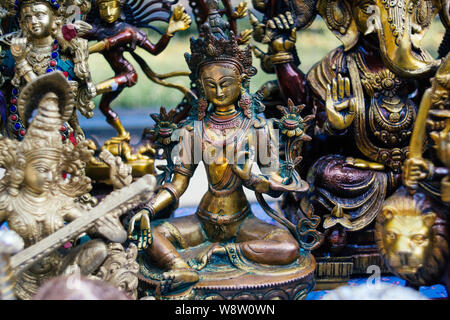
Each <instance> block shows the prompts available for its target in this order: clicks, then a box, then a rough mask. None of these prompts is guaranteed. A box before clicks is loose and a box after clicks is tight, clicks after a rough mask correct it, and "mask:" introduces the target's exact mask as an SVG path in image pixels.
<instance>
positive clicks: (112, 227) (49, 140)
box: [0, 72, 135, 299]
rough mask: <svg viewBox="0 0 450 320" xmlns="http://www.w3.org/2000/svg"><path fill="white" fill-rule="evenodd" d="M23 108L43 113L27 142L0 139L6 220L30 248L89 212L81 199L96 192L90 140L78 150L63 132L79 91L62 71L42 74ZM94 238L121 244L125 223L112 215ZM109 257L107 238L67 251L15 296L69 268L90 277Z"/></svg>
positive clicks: (24, 276) (25, 278) (35, 268)
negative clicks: (89, 166) (87, 169)
mask: <svg viewBox="0 0 450 320" xmlns="http://www.w3.org/2000/svg"><path fill="white" fill-rule="evenodd" d="M18 106H19V107H21V108H24V110H27V111H28V112H29V113H28V112H27V114H32V111H33V109H34V108H36V107H37V109H38V111H37V115H36V116H35V117H34V119H33V121H32V122H31V125H30V127H29V130H28V133H27V135H26V136H25V137H24V139H23V141H21V142H17V141H16V140H10V139H7V138H3V137H2V138H0V167H1V168H4V169H5V175H4V177H3V178H2V179H1V180H0V222H4V221H6V222H8V225H9V228H10V229H12V230H13V231H15V232H16V233H17V234H18V235H19V236H20V237H21V238H23V241H24V245H25V248H27V247H29V246H31V245H33V244H35V243H37V242H39V241H40V240H42V239H44V238H46V237H47V236H49V235H50V234H52V233H54V232H56V231H57V230H59V229H61V228H62V227H64V225H65V223H67V222H70V221H73V220H75V219H77V218H78V217H80V216H81V215H82V214H83V213H84V212H85V210H86V209H88V207H89V205H88V203H87V202H86V203H84V204H82V201H78V202H77V201H75V200H76V199H77V197H81V196H82V195H85V194H87V193H88V192H89V191H90V189H91V184H90V179H89V178H87V177H86V176H84V175H83V169H84V166H85V162H86V161H87V160H89V159H90V157H91V156H92V155H91V153H90V151H89V150H88V148H87V141H84V142H80V143H79V144H77V146H76V147H75V146H73V144H72V143H70V142H69V141H66V142H65V143H63V142H62V140H61V135H60V132H59V130H60V128H61V125H62V124H63V122H64V121H67V119H68V118H69V117H70V116H71V115H72V112H73V107H74V94H73V91H72V90H71V87H70V85H69V83H68V81H67V79H66V78H65V77H64V75H63V74H62V73H61V72H55V73H51V74H47V75H43V76H40V77H38V78H37V79H36V80H34V81H33V82H31V83H30V84H29V85H27V86H26V87H25V88H24V89H23V90H22V92H21V95H20V97H19V100H18ZM64 177H65V178H64ZM83 206H84V208H83ZM90 234H91V235H92V234H97V235H99V236H103V237H104V238H106V239H107V240H109V241H112V242H119V243H122V242H124V241H125V240H126V236H127V235H126V231H125V230H124V229H123V227H122V225H121V224H120V222H119V220H118V219H117V218H116V217H115V216H111V215H108V216H106V217H105V218H102V219H100V220H99V221H98V222H96V225H95V227H94V228H92V229H91V232H90ZM123 254H124V255H125V253H123ZM107 257H108V245H107V244H106V243H105V242H104V241H102V240H101V239H95V240H91V241H88V242H86V243H84V244H82V245H80V246H78V247H75V248H72V249H70V250H67V249H65V248H61V249H59V250H57V251H54V252H53V253H52V254H50V255H48V256H46V257H44V258H43V259H42V260H40V261H38V262H35V263H34V264H33V265H32V266H31V267H30V268H29V269H28V270H26V271H23V272H22V273H20V274H19V276H18V277H17V278H16V287H15V294H16V296H17V297H18V298H20V299H31V298H32V297H33V295H34V294H35V293H36V291H37V289H38V288H39V287H40V286H41V285H42V284H43V283H44V282H45V281H47V280H48V279H50V278H51V277H54V276H57V275H59V274H63V273H65V272H66V270H67V272H69V271H74V270H78V271H80V272H81V274H84V275H89V274H91V273H93V272H94V271H96V270H97V269H98V268H99V267H100V265H101V264H102V263H103V262H104V261H105V260H106V259H107ZM134 276H135V275H134Z"/></svg>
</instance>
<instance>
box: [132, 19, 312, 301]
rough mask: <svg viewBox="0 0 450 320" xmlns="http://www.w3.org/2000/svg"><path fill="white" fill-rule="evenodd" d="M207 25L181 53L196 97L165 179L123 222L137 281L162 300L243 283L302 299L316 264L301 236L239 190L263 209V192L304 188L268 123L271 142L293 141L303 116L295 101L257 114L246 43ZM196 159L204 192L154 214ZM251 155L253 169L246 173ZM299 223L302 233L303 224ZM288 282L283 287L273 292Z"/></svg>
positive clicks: (183, 185)
mask: <svg viewBox="0 0 450 320" xmlns="http://www.w3.org/2000/svg"><path fill="white" fill-rule="evenodd" d="M214 18H215V19H217V16H214ZM215 22H216V23H215V24H214V28H212V27H211V20H210V19H209V20H208V21H207V22H206V23H205V24H204V25H203V26H202V29H203V31H204V34H205V38H204V40H202V39H198V40H195V39H192V40H191V54H186V60H187V63H188V65H189V68H190V70H191V72H192V73H191V79H192V81H195V82H196V83H197V85H198V87H199V88H201V90H200V91H201V94H200V96H199V97H198V99H197V100H196V104H195V105H194V106H193V108H192V109H191V114H190V116H189V117H188V119H187V121H186V122H184V124H183V125H182V126H181V130H179V133H180V135H179V139H180V142H179V145H178V147H179V148H178V152H176V154H177V155H178V156H179V161H177V162H176V163H175V166H174V170H173V173H174V175H173V178H172V180H171V182H168V183H165V184H164V185H163V186H162V187H161V190H160V191H159V193H158V194H157V195H156V196H155V197H153V199H152V200H151V201H150V202H149V203H148V205H147V206H146V207H145V208H144V209H143V210H141V211H139V212H138V213H137V214H136V215H135V216H134V217H133V218H132V219H131V221H130V223H129V236H130V237H131V238H132V239H134V240H135V241H138V247H139V248H140V249H143V251H141V253H142V254H141V260H140V264H141V276H142V277H141V279H144V280H146V281H148V282H149V283H150V282H155V281H159V285H158V287H157V290H156V292H157V293H156V294H157V295H158V294H160V295H161V296H162V297H164V296H174V295H177V294H180V295H182V296H183V294H187V295H188V296H189V294H193V296H189V297H190V298H200V299H204V298H206V297H207V298H210V299H216V298H219V297H221V298H224V297H225V298H226V299H233V298H243V297H242V296H241V295H242V290H244V289H245V288H248V289H249V290H250V291H251V292H253V293H252V294H253V295H254V297H257V298H260V299H262V298H269V297H268V296H267V294H269V293H268V292H267V291H270V290H271V289H273V288H274V287H277V290H272V293H273V292H275V291H276V292H277V297H281V298H283V297H284V299H294V298H296V299H299V298H303V297H304V296H305V294H306V293H307V292H308V291H309V290H311V288H312V283H311V281H312V278H311V277H310V276H311V275H312V273H313V270H314V265H315V262H314V260H313V258H312V256H311V255H310V254H309V251H308V250H306V251H303V250H300V248H306V247H307V245H306V242H305V243H304V242H302V240H301V239H303V238H302V236H301V235H300V233H298V232H297V231H296V228H295V226H290V227H291V228H290V229H289V230H287V229H284V228H282V227H280V226H275V225H272V224H269V223H267V222H265V221H263V220H261V219H259V218H257V217H255V215H254V214H253V213H252V211H251V209H250V204H249V202H248V200H247V198H246V196H245V194H244V189H243V187H246V188H249V189H251V190H254V191H255V192H256V193H257V196H258V195H259V196H260V197H259V198H260V200H261V202H262V203H263V207H265V205H267V203H265V202H264V200H262V199H261V198H262V196H261V194H262V193H265V194H269V195H271V196H275V197H278V196H280V195H281V194H282V193H283V192H304V191H305V190H307V188H308V185H307V184H306V183H305V181H303V180H301V179H300V177H299V176H298V174H297V172H296V171H295V170H294V167H295V164H294V163H297V162H298V161H299V160H300V159H295V160H292V159H291V157H290V155H286V159H284V160H280V157H279V152H278V148H279V146H278V145H277V141H276V140H277V137H276V129H275V125H278V127H279V128H278V129H279V131H280V132H281V139H280V140H283V139H285V140H287V141H288V144H289V142H292V141H293V140H295V139H297V141H300V142H301V141H303V140H307V139H309V137H308V136H306V135H305V134H304V130H305V122H306V121H308V120H310V119H309V118H308V119H302V118H300V117H298V116H297V114H296V113H297V111H298V109H301V108H298V107H295V106H294V105H293V104H292V103H291V105H290V108H289V110H287V109H283V110H284V113H285V117H284V118H283V119H282V120H280V121H279V122H277V123H274V121H271V120H265V119H263V118H260V117H257V115H256V114H257V113H259V112H261V111H262V109H263V106H262V104H261V103H260V102H259V101H258V97H257V96H252V95H250V94H249V93H248V90H249V79H250V77H251V76H253V75H254V74H255V69H254V68H253V67H252V56H251V50H250V48H249V47H246V48H245V49H241V48H239V45H238V41H237V39H236V37H235V35H234V33H233V32H232V31H229V32H228V30H226V29H225V30H223V29H222V28H224V27H226V26H227V24H226V22H225V21H222V22H223V24H218V23H217V21H215ZM155 132H163V133H164V132H165V130H161V128H157V129H156V130H155ZM288 137H289V138H288ZM172 139H175V138H174V137H173V136H172ZM291 147H292V145H291ZM256 157H258V158H256ZM200 161H202V162H203V163H204V165H205V168H206V173H207V176H208V191H207V192H206V194H205V195H204V196H203V198H202V200H201V202H200V204H199V206H198V209H197V211H196V213H195V214H194V215H190V216H186V217H178V218H169V219H165V220H156V219H157V218H158V214H159V213H161V211H162V210H163V209H165V208H167V207H168V206H170V205H172V204H174V203H176V202H177V201H178V199H179V198H180V196H181V195H182V194H183V193H184V192H185V191H186V189H187V187H188V185H189V180H190V178H191V177H192V175H193V174H194V171H195V169H196V168H197V166H198V163H199V162H200ZM254 161H257V163H258V165H259V168H260V170H261V173H262V174H255V173H253V171H252V166H253V164H254ZM264 204H265V205H264ZM267 207H268V206H267ZM274 217H275V219H276V218H277V216H275V215H274ZM153 220H155V221H153ZM150 221H152V222H150ZM308 221H309V220H308ZM139 222H140V225H139V229H137V228H136V230H135V223H139ZM309 222H310V225H313V224H314V223H312V222H311V221H309ZM316 226H317V224H316ZM299 230H300V231H301V234H302V235H306V233H303V232H304V231H306V229H305V228H304V226H303V227H300V228H299ZM290 231H291V232H290ZM296 232H297V233H296ZM308 235H312V233H311V234H308ZM217 259H218V260H219V261H220V262H217ZM249 274H250V276H249ZM287 283H290V286H291V287H290V288H289V289H288V290H286V291H282V288H283V290H284V289H286V288H285V287H286V284H287ZM193 287H194V290H191V291H190V290H189V289H192V288H193ZM222 287H223V288H222ZM288 287H289V286H288ZM221 288H222V289H221ZM224 288H227V289H224ZM262 289H264V290H266V292H265V293H264V290H262ZM223 290H225V292H224V291H223ZM244 291H245V290H244ZM193 292H195V293H193ZM218 292H221V293H218ZM184 297H185V298H186V296H184Z"/></svg>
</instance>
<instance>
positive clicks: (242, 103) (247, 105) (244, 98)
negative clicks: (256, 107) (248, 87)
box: [239, 87, 252, 118]
mask: <svg viewBox="0 0 450 320" xmlns="http://www.w3.org/2000/svg"><path fill="white" fill-rule="evenodd" d="M251 106H252V99H251V97H250V95H249V94H248V93H247V91H245V89H244V88H243V87H241V98H240V99H239V107H240V108H241V109H242V110H243V111H244V114H245V116H246V117H247V118H251V117H252V109H251Z"/></svg>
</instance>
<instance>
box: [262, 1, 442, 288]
mask: <svg viewBox="0 0 450 320" xmlns="http://www.w3.org/2000/svg"><path fill="white" fill-rule="evenodd" d="M441 9H442V3H441V2H440V1H432V0H421V1H408V0H406V1H383V0H319V1H317V3H316V5H315V6H314V8H313V9H311V10H312V11H311V14H314V13H317V14H319V15H320V16H321V17H322V18H323V19H324V21H325V23H326V25H327V26H328V28H329V29H330V30H331V31H332V32H333V33H334V35H335V36H336V37H337V38H338V39H339V40H341V41H342V43H343V46H341V47H338V48H336V49H335V50H333V51H331V52H330V53H328V54H327V55H326V57H325V58H324V59H322V60H321V61H320V62H318V63H317V64H316V65H314V66H313V67H312V68H311V70H310V71H309V72H308V73H307V75H306V76H305V75H304V74H303V73H302V72H301V71H300V70H298V68H296V61H297V60H296V59H295V57H296V53H295V46H294V44H295V41H296V34H295V32H293V31H294V30H295V27H296V24H297V23H296V22H295V21H294V19H293V18H292V15H291V13H285V14H281V15H278V16H275V17H273V18H272V19H269V20H268V21H267V23H266V25H265V26H264V25H262V24H261V23H258V22H256V21H254V19H253V25H254V28H259V29H261V31H260V33H261V34H262V37H261V41H262V42H266V43H268V44H269V47H270V48H272V49H271V50H272V55H271V56H270V57H271V61H272V63H274V64H275V68H276V69H280V68H281V67H283V68H285V69H286V70H287V69H289V70H290V71H289V73H287V74H289V77H291V78H295V79H297V80H296V82H295V81H294V80H292V81H291V80H290V81H285V80H283V78H282V77H281V75H280V76H279V77H278V86H279V88H280V89H279V90H280V91H281V93H282V94H283V96H285V97H286V98H291V99H293V100H294V101H302V102H301V103H305V104H306V105H307V108H306V109H305V110H306V111H307V112H311V113H313V114H315V120H316V122H315V124H316V127H315V132H314V134H313V139H312V141H311V143H310V144H309V145H308V146H307V147H305V148H304V149H303V150H304V152H306V150H308V151H307V152H308V159H311V161H310V162H304V163H303V164H302V165H303V167H301V168H299V170H300V172H301V174H302V175H305V176H307V178H306V179H307V181H308V183H309V185H310V190H309V192H308V195H307V196H303V197H291V196H290V195H288V196H286V197H285V198H284V203H283V206H284V210H285V214H286V215H287V216H288V217H289V218H290V219H291V220H292V221H295V220H296V214H297V211H298V209H300V211H303V212H305V211H306V210H307V209H308V208H309V207H310V206H311V205H313V207H314V209H315V213H316V214H318V215H320V216H321V217H322V222H321V225H320V228H319V229H320V231H321V232H322V233H323V234H324V235H325V236H324V237H323V242H322V245H321V247H320V248H319V249H317V250H316V251H315V256H316V257H317V259H318V268H317V271H316V277H317V278H318V279H319V281H318V282H319V283H320V282H322V283H323V285H324V286H328V287H330V286H331V287H332V286H335V285H337V284H338V283H339V282H345V281H347V280H348V278H349V277H350V276H351V275H352V274H365V273H366V270H367V267H368V266H369V265H372V264H376V265H381V266H382V270H384V271H387V269H386V268H385V267H383V263H382V259H381V258H380V256H379V253H378V250H377V246H376V244H375V236H374V235H375V229H374V224H375V219H376V217H377V215H378V214H379V213H380V212H381V210H382V207H383V203H384V201H385V200H386V199H387V198H389V196H390V195H392V194H393V193H394V192H395V191H396V190H397V189H398V188H399V187H400V186H401V185H402V165H403V162H404V161H405V160H406V159H407V158H408V155H409V152H410V140H411V135H412V132H413V128H414V124H415V121H416V119H417V113H418V109H419V108H418V107H419V104H420V101H421V98H422V96H423V94H424V91H425V89H426V88H427V87H428V81H429V79H430V77H431V76H433V74H434V73H435V72H436V70H437V67H438V66H439V62H440V61H439V60H434V59H433V58H432V57H431V55H430V54H429V53H427V51H426V50H425V49H423V48H422V47H421V45H420V41H421V40H422V38H423V36H424V34H425V33H426V31H427V30H428V29H429V27H430V25H431V23H432V21H433V19H434V17H435V16H436V14H437V13H438V12H439V11H440V10H441ZM277 57H278V58H279V59H277ZM279 64H281V65H282V66H280V65H279ZM287 74H285V77H287ZM293 83H297V85H296V86H294V85H293ZM310 155H312V156H310ZM336 264H337V265H340V267H336ZM336 271H337V272H336Z"/></svg>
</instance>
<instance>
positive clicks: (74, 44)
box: [2, 0, 96, 143]
mask: <svg viewBox="0 0 450 320" xmlns="http://www.w3.org/2000/svg"><path fill="white" fill-rule="evenodd" d="M2 4H3V5H4V6H5V7H7V8H9V10H10V11H9V13H10V14H11V15H12V16H17V19H18V21H19V26H20V31H19V32H18V33H16V34H13V35H12V36H11V39H10V40H9V44H10V50H9V51H8V53H7V57H6V60H5V67H7V69H8V72H9V73H11V74H13V77H12V80H11V83H10V85H7V86H6V87H5V89H8V91H9V92H7V93H8V94H7V95H6V97H7V101H8V110H7V114H8V117H7V122H8V124H7V127H6V131H7V132H8V135H9V136H11V137H12V136H14V137H16V138H18V139H19V140H21V139H22V138H23V137H24V136H25V134H26V131H27V127H28V125H29V124H28V123H26V122H24V119H23V118H24V117H27V116H28V115H25V114H23V111H22V110H20V109H19V108H18V105H17V100H18V97H19V94H20V91H21V90H22V89H23V87H24V86H25V85H26V84H27V83H30V82H32V81H33V80H35V79H36V77H38V76H39V75H43V74H46V73H50V72H54V71H56V70H59V71H62V72H63V73H64V75H65V77H66V78H67V79H68V80H69V82H70V86H71V88H72V90H73V91H74V94H75V107H76V109H74V111H73V114H72V115H71V116H70V118H68V119H67V121H68V123H69V125H70V127H68V126H67V124H64V125H62V126H61V133H62V135H63V138H64V139H70V140H72V142H73V143H76V142H77V141H81V140H83V139H84V133H83V131H82V129H81V127H80V126H79V124H78V119H77V115H76V112H75V110H79V111H80V112H81V114H83V115H84V116H85V117H87V118H90V117H92V115H93V108H94V105H93V103H92V102H91V99H92V98H93V97H95V95H96V91H95V86H94V84H93V83H92V80H91V75H90V73H89V67H88V56H89V52H88V47H87V41H86V40H83V39H81V38H80V37H78V36H77V30H78V31H79V33H80V34H81V33H83V32H85V31H86V30H87V29H89V28H90V26H89V25H87V24H83V23H78V24H77V28H72V31H74V32H70V31H69V28H68V27H67V26H66V25H65V22H66V21H65V20H66V14H67V9H68V7H67V5H68V4H69V1H65V0H64V1H63V0H59V1H56V0H55V1H53V0H52V1H51V0H38V1H35V0H33V1H31V0H20V1H12V0H10V1H7V0H4V1H2ZM4 93H5V92H4Z"/></svg>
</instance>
